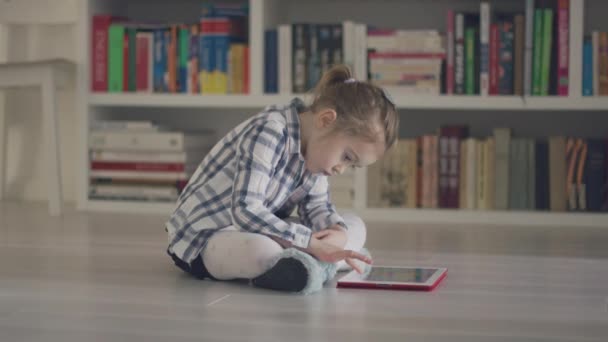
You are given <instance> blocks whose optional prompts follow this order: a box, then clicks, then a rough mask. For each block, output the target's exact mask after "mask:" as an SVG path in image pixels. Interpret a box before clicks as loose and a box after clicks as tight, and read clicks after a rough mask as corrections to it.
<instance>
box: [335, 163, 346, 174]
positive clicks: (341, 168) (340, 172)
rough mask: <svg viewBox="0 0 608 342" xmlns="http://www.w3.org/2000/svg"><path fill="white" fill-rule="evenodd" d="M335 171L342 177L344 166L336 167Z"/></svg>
mask: <svg viewBox="0 0 608 342" xmlns="http://www.w3.org/2000/svg"><path fill="white" fill-rule="evenodd" d="M333 171H334V173H335V174H338V175H341V174H342V172H344V166H343V165H337V166H334V169H333Z"/></svg>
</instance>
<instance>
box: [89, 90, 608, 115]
mask: <svg viewBox="0 0 608 342" xmlns="http://www.w3.org/2000/svg"><path fill="white" fill-rule="evenodd" d="M296 96H298V97H303V98H306V97H308V95H307V94H286V95H192V94H145V93H116V94H111V93H92V94H90V95H89V104H90V105H95V106H108V107H111V106H117V107H118V106H125V107H173V108H179V107H184V108H188V107H197V108H204V107H209V108H214V107H217V108H260V107H265V106H267V105H271V104H283V103H287V102H289V101H290V100H291V99H292V98H293V97H296ZM393 98H394V99H395V103H396V104H397V107H398V108H403V109H406V108H407V109H416V108H418V109H446V110H463V109H469V110H586V111H594V110H608V97H589V98H585V97H579V98H570V97H526V98H523V97H519V96H490V97H481V96H444V95H440V96H424V95H422V96H413V95H401V96H399V95H397V96H393Z"/></svg>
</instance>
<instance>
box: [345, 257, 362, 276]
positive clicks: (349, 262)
mask: <svg viewBox="0 0 608 342" xmlns="http://www.w3.org/2000/svg"><path fill="white" fill-rule="evenodd" d="M344 261H346V263H347V264H349V265H350V267H352V268H353V269H354V270H355V271H357V273H359V274H363V270H362V269H361V268H360V267H359V265H357V263H356V262H355V260H354V259H351V258H346V259H344Z"/></svg>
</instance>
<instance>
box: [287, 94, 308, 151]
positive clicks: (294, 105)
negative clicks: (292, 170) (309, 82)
mask: <svg viewBox="0 0 608 342" xmlns="http://www.w3.org/2000/svg"><path fill="white" fill-rule="evenodd" d="M286 109H287V110H286V111H285V112H286V113H285V118H286V119H287V133H288V135H289V138H290V143H289V144H288V147H287V148H288V150H289V152H290V153H292V154H299V155H300V158H301V159H302V160H303V159H304V156H302V151H301V144H302V136H301V131H300V115H299V114H300V113H303V112H305V111H306V105H305V104H304V102H303V101H302V100H301V99H299V98H297V97H296V98H294V99H293V100H291V102H290V103H289V105H288V106H287V108H286Z"/></svg>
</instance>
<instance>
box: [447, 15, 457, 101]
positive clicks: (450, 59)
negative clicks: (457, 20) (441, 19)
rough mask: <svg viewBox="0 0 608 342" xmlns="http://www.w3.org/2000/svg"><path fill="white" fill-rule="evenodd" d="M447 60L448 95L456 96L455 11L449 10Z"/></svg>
mask: <svg viewBox="0 0 608 342" xmlns="http://www.w3.org/2000/svg"><path fill="white" fill-rule="evenodd" d="M446 34H447V35H446V41H447V42H446V44H447V60H446V77H445V89H446V94H448V95H452V94H454V43H455V41H454V11H453V10H451V9H450V10H448V16H447V28H446Z"/></svg>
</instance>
